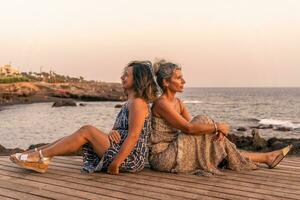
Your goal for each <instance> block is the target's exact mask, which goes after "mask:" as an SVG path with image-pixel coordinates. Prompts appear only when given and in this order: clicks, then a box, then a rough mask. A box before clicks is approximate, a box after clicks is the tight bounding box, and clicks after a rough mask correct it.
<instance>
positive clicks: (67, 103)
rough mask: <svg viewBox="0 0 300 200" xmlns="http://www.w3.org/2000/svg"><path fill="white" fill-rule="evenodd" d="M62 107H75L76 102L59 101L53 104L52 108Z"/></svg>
mask: <svg viewBox="0 0 300 200" xmlns="http://www.w3.org/2000/svg"><path fill="white" fill-rule="evenodd" d="M62 106H77V105H76V102H75V101H73V100H59V101H56V102H54V103H53V105H52V107H62Z"/></svg>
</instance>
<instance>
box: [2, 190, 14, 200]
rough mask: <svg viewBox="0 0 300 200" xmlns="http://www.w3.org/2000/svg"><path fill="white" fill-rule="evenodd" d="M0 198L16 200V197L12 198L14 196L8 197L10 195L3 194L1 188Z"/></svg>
mask: <svg viewBox="0 0 300 200" xmlns="http://www.w3.org/2000/svg"><path fill="white" fill-rule="evenodd" d="M0 199H1V200H16V198H12V197H8V196H5V195H2V194H1V188H0Z"/></svg>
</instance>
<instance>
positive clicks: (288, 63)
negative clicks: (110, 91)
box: [0, 0, 300, 87]
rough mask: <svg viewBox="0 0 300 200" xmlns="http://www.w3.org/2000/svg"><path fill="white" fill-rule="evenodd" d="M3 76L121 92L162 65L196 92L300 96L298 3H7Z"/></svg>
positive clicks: (0, 37)
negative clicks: (79, 79) (152, 65)
mask: <svg viewBox="0 0 300 200" xmlns="http://www.w3.org/2000/svg"><path fill="white" fill-rule="evenodd" d="M0 4H1V12H0V25H1V31H0V46H1V50H0V51H1V53H0V66H2V65H4V64H7V63H9V62H11V63H12V65H13V66H16V67H17V68H18V69H20V70H21V71H37V72H39V71H40V68H41V66H42V70H43V71H49V70H50V69H52V70H54V71H55V72H57V73H60V74H65V75H72V76H83V77H85V78H87V79H93V80H101V81H109V82H119V77H120V75H121V72H122V68H123V67H124V66H125V65H126V64H127V63H128V62H129V61H131V60H144V59H148V60H154V59H155V58H165V59H167V60H170V61H173V62H175V63H179V64H180V65H181V66H182V70H183V74H184V77H185V79H186V82H187V86H189V87H191V86H193V87H300V12H299V10H300V1H298V0H284V1H282V0H249V1H247V0H218V1H217V0H210V1H208V0H207V1H200V0H198V1H191V0H186V1H174V0H173V1H171V0H165V1H159V0H152V1H143V0H128V1H126V0H114V1H102V0H99V1H98V0H94V1H92V0H86V1H76V0H48V1H47V0H45V1H40V0H10V1H4V0H3V1H1V3H0Z"/></svg>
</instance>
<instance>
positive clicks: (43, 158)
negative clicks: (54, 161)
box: [39, 149, 50, 162]
mask: <svg viewBox="0 0 300 200" xmlns="http://www.w3.org/2000/svg"><path fill="white" fill-rule="evenodd" d="M39 155H40V159H41V161H42V162H48V161H50V158H48V157H44V155H43V153H42V149H41V150H39Z"/></svg>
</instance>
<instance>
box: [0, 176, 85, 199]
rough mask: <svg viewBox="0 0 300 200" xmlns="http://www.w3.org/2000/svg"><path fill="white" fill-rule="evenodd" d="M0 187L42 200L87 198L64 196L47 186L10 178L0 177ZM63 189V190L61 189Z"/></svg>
mask: <svg viewBox="0 0 300 200" xmlns="http://www.w3.org/2000/svg"><path fill="white" fill-rule="evenodd" d="M0 185H1V187H2V188H6V189H12V190H14V191H19V192H24V193H27V194H33V195H38V196H40V197H44V198H51V199H62V200H65V199H74V200H80V199H87V198H78V197H76V196H74V195H65V194H64V193H63V191H62V192H60V193H58V192H55V191H51V190H48V187H49V185H45V186H46V187H45V186H41V185H40V184H37V183H36V182H30V181H26V180H23V179H13V178H11V177H7V176H3V175H0ZM62 189H64V188H62ZM74 192H76V191H74Z"/></svg>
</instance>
